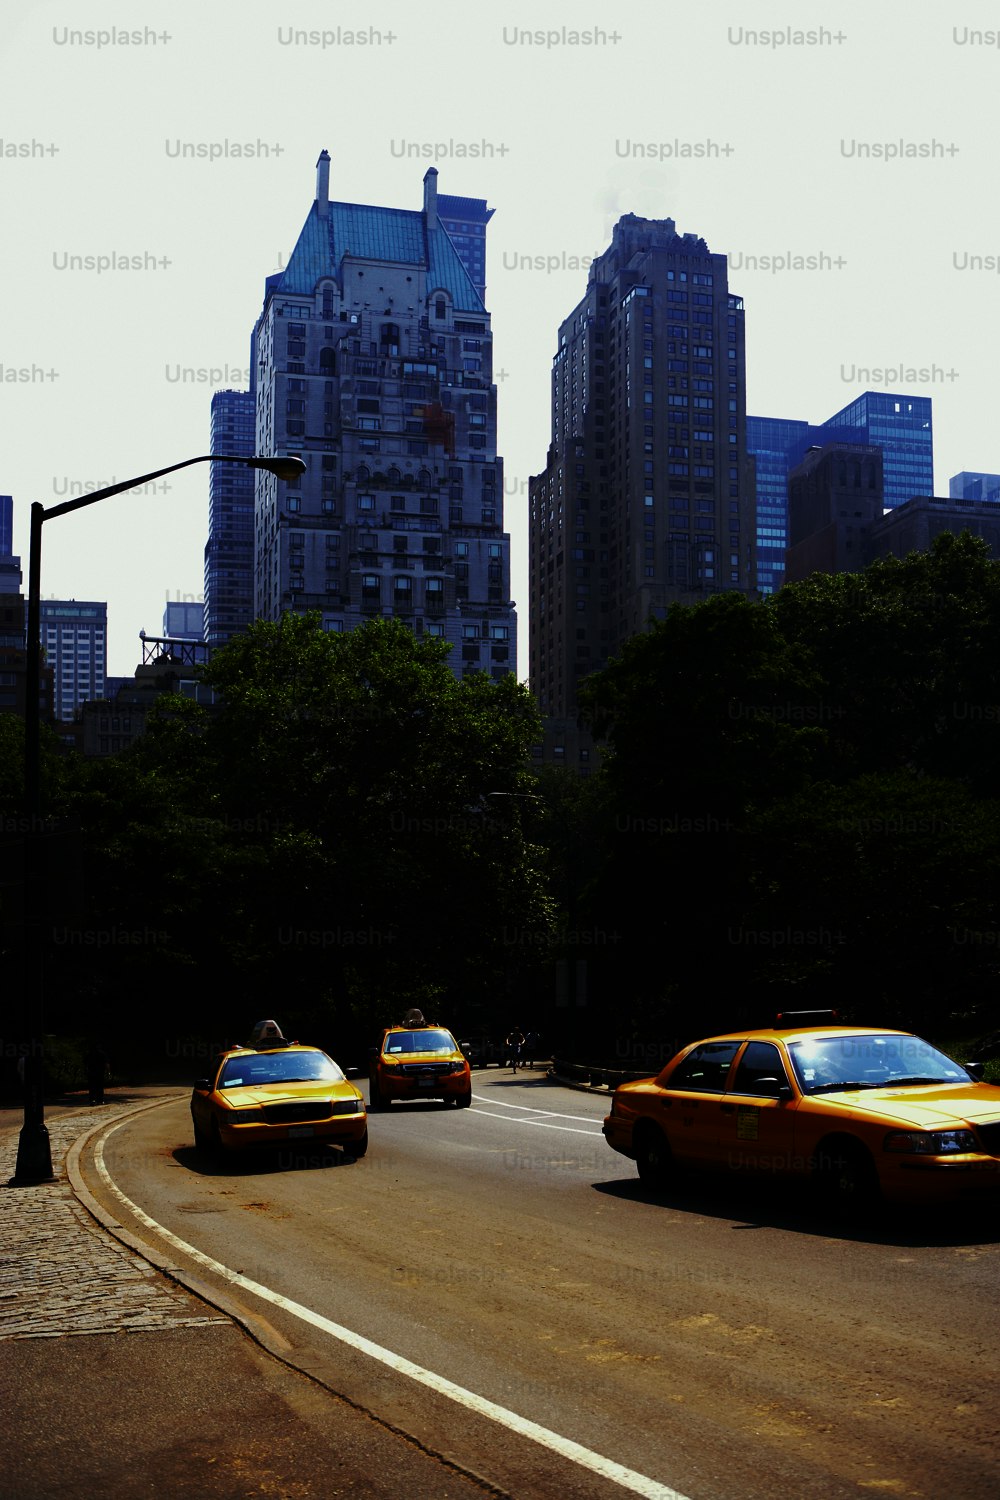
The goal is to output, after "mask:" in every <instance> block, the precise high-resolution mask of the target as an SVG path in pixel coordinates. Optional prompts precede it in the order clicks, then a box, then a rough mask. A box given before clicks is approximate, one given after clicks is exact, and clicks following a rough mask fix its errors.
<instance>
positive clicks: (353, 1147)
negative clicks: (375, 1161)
mask: <svg viewBox="0 0 1000 1500" xmlns="http://www.w3.org/2000/svg"><path fill="white" fill-rule="evenodd" d="M344 1150H345V1151H346V1152H347V1155H348V1156H353V1157H354V1158H355V1159H356V1160H360V1159H361V1157H362V1156H364V1154H365V1152H366V1151H367V1150H368V1128H367V1126H366V1127H365V1133H364V1135H363V1136H362V1137H361V1138H360V1140H357V1141H348V1142H347V1144H346V1146H345V1147H344Z"/></svg>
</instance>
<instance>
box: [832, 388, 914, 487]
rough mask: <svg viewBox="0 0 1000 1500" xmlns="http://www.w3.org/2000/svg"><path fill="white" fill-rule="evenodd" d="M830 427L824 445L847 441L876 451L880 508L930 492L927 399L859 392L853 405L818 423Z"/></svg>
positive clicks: (876, 392)
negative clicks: (879, 469) (881, 491)
mask: <svg viewBox="0 0 1000 1500" xmlns="http://www.w3.org/2000/svg"><path fill="white" fill-rule="evenodd" d="M823 426H824V427H825V428H836V429H837V431H836V433H835V434H834V435H833V436H832V437H831V438H828V439H827V441H839V440H841V434H842V433H843V432H844V430H845V429H849V430H850V431H851V432H852V434H853V436H852V437H850V438H849V439H848V441H851V442H855V443H866V444H870V445H871V446H872V447H875V448H881V449H882V474H883V483H884V486H885V489H884V505H885V509H886V510H895V508H896V506H897V505H904V504H905V503H906V501H907V500H912V499H913V497H914V496H915V495H933V493H934V435H933V429H932V427H931V398H930V396H901V395H895V394H893V393H890V392H888V391H865V392H864V394H863V395H861V396H859V397H858V398H857V400H856V401H852V402H851V403H850V405H848V406H845V407H844V408H843V410H842V411H838V412H834V414H833V416H832V417H828V418H827V420H826V421H825V422H824V423H823Z"/></svg>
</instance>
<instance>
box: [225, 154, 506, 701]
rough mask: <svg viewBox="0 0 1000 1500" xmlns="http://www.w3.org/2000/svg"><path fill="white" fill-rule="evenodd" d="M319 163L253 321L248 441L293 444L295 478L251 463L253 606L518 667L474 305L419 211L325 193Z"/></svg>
mask: <svg viewBox="0 0 1000 1500" xmlns="http://www.w3.org/2000/svg"><path fill="white" fill-rule="evenodd" d="M329 179H330V158H329V156H328V155H327V153H326V152H325V151H324V152H323V153H322V155H321V156H320V158H319V161H318V163H317V178H316V200H315V202H314V203H313V205H312V207H311V209H310V211H309V216H308V218H307V219H306V221H305V224H304V226H303V228H302V232H301V234H300V235H299V239H298V242H297V244H296V246H295V249H294V251H293V252H292V255H291V258H290V260H289V262H288V265H287V266H286V268H285V269H284V271H283V272H281V273H280V274H278V275H276V276H272V277H269V278H268V280H267V283H266V290H265V300H264V307H263V311H262V312H261V315H260V318H259V319H258V322H257V325H256V327H255V330H254V349H255V357H254V368H255V371H256V380H257V399H256V451H257V452H258V453H295V454H298V455H299V456H300V457H301V458H302V459H303V460H304V461H305V464H306V473H305V474H304V475H303V476H302V477H301V479H299V480H297V481H291V482H289V483H287V484H286V483H279V481H277V480H276V479H274V478H273V476H271V475H269V474H265V473H264V472H263V471H260V472H258V474H257V485H256V500H255V520H254V524H255V534H254V612H255V615H256V616H257V617H259V618H264V619H271V620H275V619H278V618H279V617H280V615H281V614H282V612H283V611H285V610H296V611H303V610H308V609H318V610H320V611H321V613H322V619H323V624H324V627H325V628H326V629H328V630H351V629H353V628H354V627H355V626H357V625H359V624H361V623H362V622H364V621H365V620H368V619H370V618H372V617H373V616H390V617H396V618H399V619H402V620H405V621H406V622H407V624H409V625H410V626H411V628H412V629H413V631H414V633H415V634H416V635H417V636H418V637H420V636H431V637H438V638H441V639H444V640H447V641H449V642H450V643H451V644H452V646H453V648H454V649H453V652H452V656H451V658H450V661H451V665H452V667H453V668H454V670H455V671H456V673H457V674H459V675H462V674H464V673H468V672H472V671H476V670H483V671H486V672H488V673H489V674H490V675H492V676H494V677H501V676H504V675H505V674H506V673H508V672H513V671H515V670H516V639H515V615H514V607H513V604H512V602H511V599H510V538H509V536H508V535H507V534H506V533H505V532H504V530H503V467H502V460H501V459H499V458H498V457H497V451H496V387H495V385H494V384H493V376H492V348H493V336H492V332H491V328H490V317H489V313H488V312H487V311H486V308H485V306H484V304H483V300H482V297H481V296H480V294H479V292H478V291H477V290H476V286H475V284H474V282H473V280H472V278H471V277H470V275H469V272H468V270H467V269H466V266H465V265H464V264H463V260H462V257H461V256H460V255H459V253H458V251H457V250H456V248H455V245H454V244H453V242H452V240H451V237H450V235H449V234H448V232H447V230H446V229H445V228H444V226H443V224H442V222H441V216H440V212H439V200H438V195H437V172H436V170H435V169H434V168H433V167H431V168H430V169H429V170H428V171H427V173H426V174H425V176H424V198H423V207H422V208H421V209H418V210H409V209H394V208H374V207H369V206H367V205H364V204H357V203H340V202H333V201H331V199H330V195H329Z"/></svg>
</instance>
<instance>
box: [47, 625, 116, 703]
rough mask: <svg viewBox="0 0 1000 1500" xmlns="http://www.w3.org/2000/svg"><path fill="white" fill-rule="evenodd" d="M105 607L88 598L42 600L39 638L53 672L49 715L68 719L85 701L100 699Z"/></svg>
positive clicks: (105, 639)
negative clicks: (51, 711)
mask: <svg viewBox="0 0 1000 1500" xmlns="http://www.w3.org/2000/svg"><path fill="white" fill-rule="evenodd" d="M107 636H108V606H107V604H105V603H98V602H96V601H94V600H88V599H83V600H80V599H43V600H42V601H41V639H42V649H43V651H44V654H45V665H46V666H47V667H51V668H52V671H53V674H54V675H53V713H54V715H55V717H56V718H57V719H64V720H67V719H72V718H73V716H74V714H75V713H76V710H77V709H78V708H79V706H80V704H81V703H83V702H85V701H86V700H87V699H88V698H103V697H104V672H105V666H106V662H107V654H106V653H107Z"/></svg>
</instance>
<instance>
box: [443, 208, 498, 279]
mask: <svg viewBox="0 0 1000 1500" xmlns="http://www.w3.org/2000/svg"><path fill="white" fill-rule="evenodd" d="M438 213H439V214H440V216H441V223H442V224H443V225H444V227H445V229H447V231H448V234H449V235H450V237H451V242H452V244H453V245H454V246H455V249H456V250H457V251H458V253H459V255H460V256H461V260H462V264H463V266H464V267H465V269H466V270H467V271H468V273H469V280H470V281H471V282H472V285H473V286H474V287H475V289H476V291H477V292H478V293H479V295H480V297H481V298H482V300H483V302H485V301H486V226H487V224H488V223H489V222H490V220H491V219H492V217H493V213H494V210H493V209H492V208H487V207H486V199H485V198H456V197H453V196H452V195H451V194H449V193H439V194H438Z"/></svg>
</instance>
